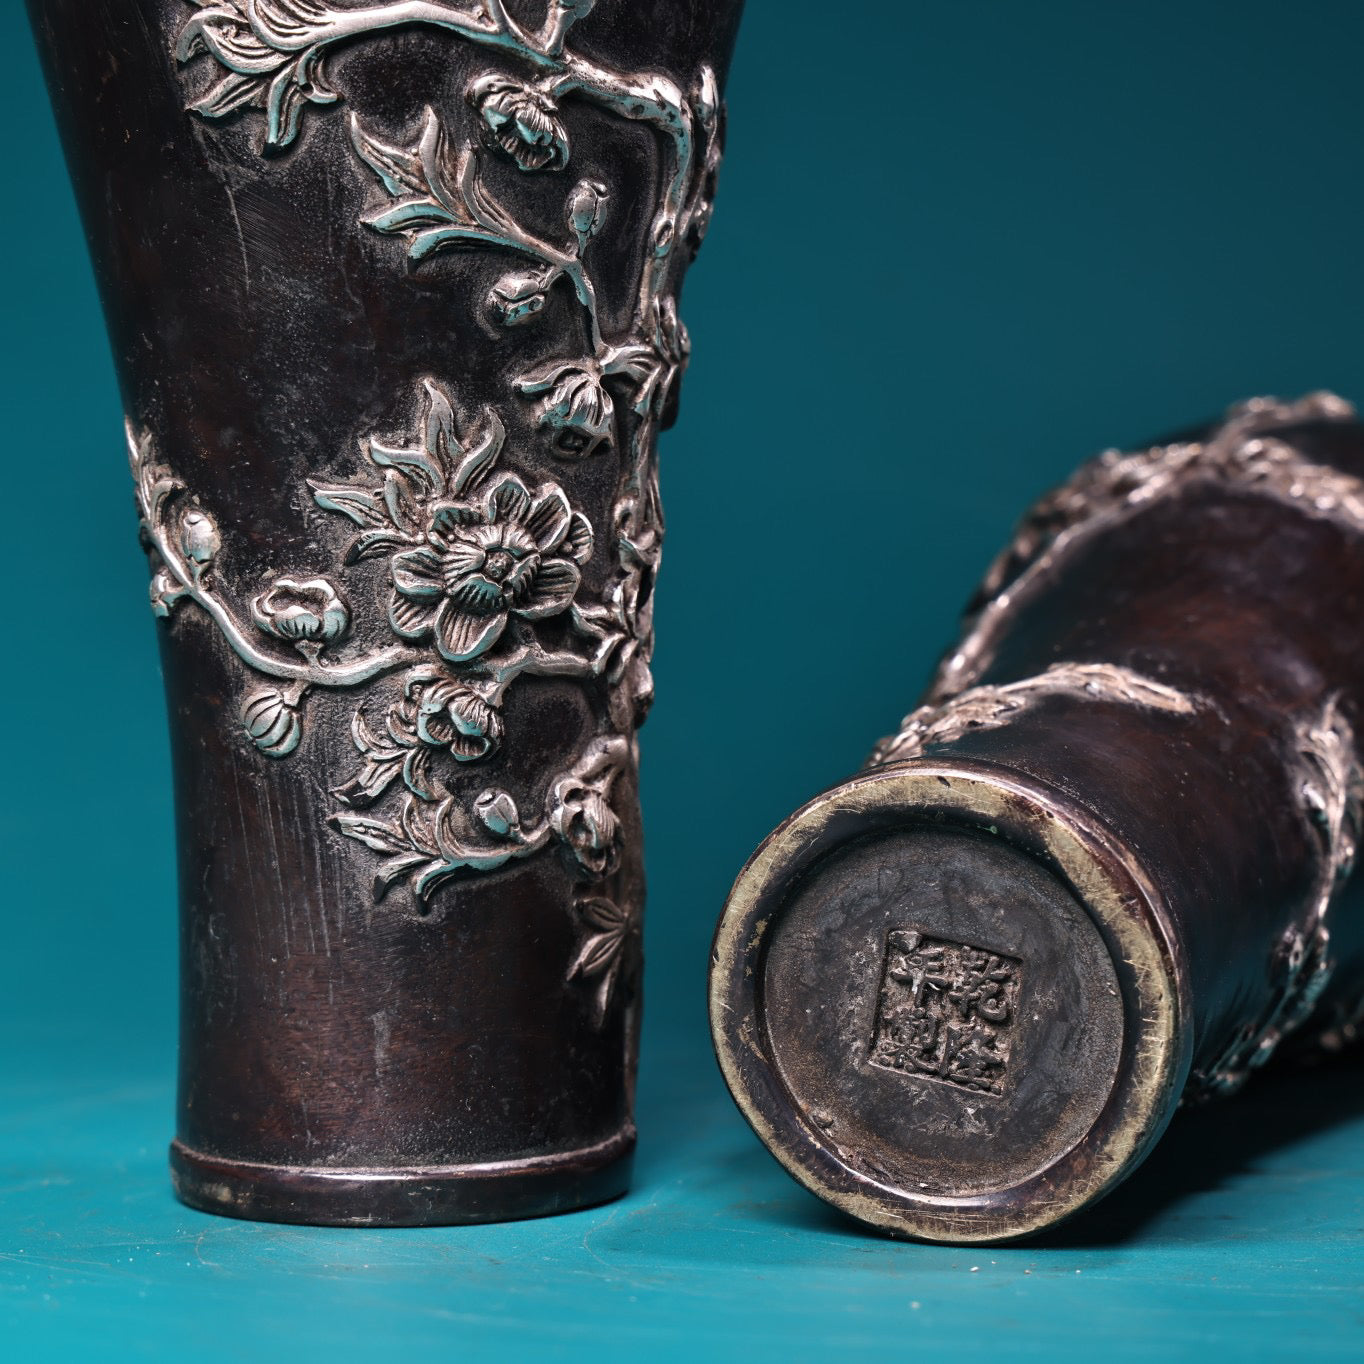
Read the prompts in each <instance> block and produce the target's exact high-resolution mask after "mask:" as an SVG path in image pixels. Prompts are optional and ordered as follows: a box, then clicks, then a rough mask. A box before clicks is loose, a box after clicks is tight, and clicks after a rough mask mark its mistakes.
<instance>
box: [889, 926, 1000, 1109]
mask: <svg viewBox="0 0 1364 1364" xmlns="http://www.w3.org/2000/svg"><path fill="white" fill-rule="evenodd" d="M1022 968H1023V963H1022V962H1021V961H1019V960H1018V959H1017V958H1016V957H1006V956H1004V955H1003V954H1002V953H1000V952H992V951H990V950H989V949H988V948H984V947H975V946H972V944H970V943H962V942H952V941H951V940H950V939H947V938H930V937H929V936H928V935H927V934H926V933H921V932H919V931H918V930H917V929H912V928H901V929H895V930H893V931H892V932H891V933H890V934H888V935H887V938H886V958H885V965H884V967H883V969H882V972H881V992H880V995H879V997H878V999H877V1004H876V1031H875V1033H874V1034H873V1036H872V1042H871V1054H870V1055H869V1056H868V1058H867V1059H868V1060H869V1061H870V1062H871V1064H872V1065H874V1066H880V1067H881V1068H882V1069H884V1070H895V1071H899V1072H901V1073H902V1074H905V1075H915V1076H920V1077H922V1078H924V1079H928V1080H939V1081H942V1082H944V1083H946V1084H950V1085H956V1086H957V1087H958V1088H961V1089H967V1090H970V1091H971V1092H972V1093H975V1094H1002V1093H1003V1092H1004V1085H1005V1081H1006V1079H1007V1076H1008V1066H1009V1045H1010V1031H1011V1029H1012V1027H1013V1023H1014V1020H1015V1018H1016V1017H1017V1015H1018V994H1019V988H1020V982H1021V975H1022Z"/></svg>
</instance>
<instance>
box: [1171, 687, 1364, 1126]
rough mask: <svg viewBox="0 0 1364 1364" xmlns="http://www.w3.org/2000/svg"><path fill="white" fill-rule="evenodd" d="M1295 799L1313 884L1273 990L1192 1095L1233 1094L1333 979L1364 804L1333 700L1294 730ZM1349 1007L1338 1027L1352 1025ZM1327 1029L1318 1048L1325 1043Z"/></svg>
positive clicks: (1350, 737)
mask: <svg viewBox="0 0 1364 1364" xmlns="http://www.w3.org/2000/svg"><path fill="white" fill-rule="evenodd" d="M1296 733H1297V748H1298V756H1299V761H1300V764H1301V766H1300V776H1299V778H1298V796H1299V799H1300V800H1301V802H1302V808H1303V812H1304V814H1305V816H1306V818H1307V819H1308V821H1309V822H1310V824H1311V826H1312V829H1313V832H1314V835H1315V837H1316V839H1317V842H1318V845H1319V850H1320V851H1319V855H1318V859H1317V877H1316V883H1315V885H1314V886H1313V888H1312V891H1311V893H1310V895H1309V896H1308V898H1307V900H1306V901H1305V903H1304V906H1303V911H1302V913H1301V914H1300V915H1299V916H1298V918H1297V920H1296V921H1295V922H1294V923H1292V924H1290V925H1289V927H1288V928H1287V930H1286V931H1285V932H1284V934H1283V937H1282V938H1281V939H1280V941H1279V943H1278V945H1277V947H1276V949H1275V951H1274V954H1273V956H1272V958H1271V960H1270V965H1269V970H1270V976H1271V979H1272V982H1273V989H1272V993H1271V994H1270V997H1269V1000H1268V1002H1267V1003H1266V1004H1265V1006H1264V1008H1263V1009H1262V1010H1261V1012H1260V1013H1259V1014H1258V1015H1257V1016H1256V1017H1255V1018H1253V1019H1249V1020H1247V1021H1246V1022H1245V1023H1244V1024H1243V1025H1242V1026H1241V1027H1240V1028H1238V1029H1237V1031H1236V1034H1235V1036H1233V1037H1232V1039H1231V1041H1230V1042H1229V1043H1228V1044H1227V1046H1226V1048H1225V1049H1224V1050H1223V1052H1222V1053H1221V1055H1219V1056H1218V1057H1217V1059H1216V1060H1215V1061H1213V1062H1212V1063H1211V1064H1210V1065H1208V1066H1207V1067H1205V1068H1204V1069H1203V1071H1202V1072H1200V1073H1196V1074H1195V1075H1194V1076H1193V1077H1192V1080H1191V1090H1190V1097H1191V1098H1193V1099H1197V1098H1200V1097H1203V1096H1207V1095H1223V1094H1233V1093H1235V1092H1236V1090H1238V1089H1240V1088H1241V1086H1242V1085H1243V1084H1245V1082H1246V1080H1247V1079H1249V1078H1250V1075H1251V1073H1252V1072H1253V1071H1254V1070H1256V1069H1258V1068H1259V1067H1260V1066H1262V1065H1264V1064H1265V1062H1266V1061H1268V1060H1269V1058H1270V1057H1271V1056H1272V1055H1273V1054H1274V1052H1275V1051H1276V1050H1277V1049H1278V1046H1279V1044H1280V1043H1281V1042H1282V1041H1283V1040H1284V1038H1285V1037H1287V1036H1289V1035H1290V1034H1291V1033H1293V1032H1296V1031H1297V1030H1298V1029H1299V1028H1301V1027H1302V1025H1303V1024H1304V1023H1306V1022H1307V1021H1308V1019H1309V1018H1311V1016H1312V1014H1313V1012H1314V1010H1315V1009H1316V1006H1317V1001H1318V1000H1320V999H1321V996H1322V993H1323V992H1324V991H1325V989H1326V986H1327V985H1328V983H1329V982H1330V979H1331V973H1332V971H1333V969H1334V967H1335V962H1334V960H1333V959H1332V957H1331V931H1330V924H1329V913H1330V910H1331V908H1332V906H1333V905H1334V903H1335V899H1336V894H1337V892H1338V891H1339V890H1340V888H1341V887H1342V886H1343V885H1344V884H1345V881H1346V879H1347V878H1348V877H1349V875H1350V872H1351V870H1352V868H1353V867H1354V862H1355V854H1356V851H1357V849H1358V846H1359V833H1360V818H1361V809H1364V770H1361V767H1360V760H1359V748H1358V745H1357V743H1356V740H1355V734H1354V730H1353V729H1352V728H1351V726H1350V724H1349V722H1348V721H1347V720H1346V719H1345V717H1344V715H1342V714H1341V711H1340V707H1339V705H1338V703H1337V701H1336V700H1335V699H1334V698H1333V699H1332V700H1330V701H1328V702H1327V704H1326V706H1325V707H1324V708H1323V709H1322V712H1321V714H1320V715H1317V716H1314V717H1312V718H1311V719H1310V720H1304V721H1301V722H1299V724H1298V725H1297V727H1296ZM1349 1018H1350V1014H1349V1010H1348V1009H1347V1013H1346V1017H1345V1018H1344V1019H1343V1020H1341V1021H1340V1025H1342V1026H1349ZM1331 1038H1332V1034H1331V1032H1330V1031H1328V1032H1327V1035H1326V1038H1325V1039H1323V1045H1326V1046H1327V1047H1328V1048H1329V1046H1330V1042H1331Z"/></svg>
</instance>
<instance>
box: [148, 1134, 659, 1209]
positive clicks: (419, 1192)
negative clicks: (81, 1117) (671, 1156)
mask: <svg viewBox="0 0 1364 1364" xmlns="http://www.w3.org/2000/svg"><path fill="white" fill-rule="evenodd" d="M634 1151H635V1129H634V1126H633V1124H628V1125H627V1126H625V1127H623V1128H622V1129H621V1130H620V1131H619V1132H617V1133H615V1134H613V1135H612V1136H610V1137H608V1138H607V1139H606V1140H605V1141H602V1142H598V1143H596V1144H595V1145H592V1146H587V1147H581V1148H579V1149H577V1150H570V1151H558V1152H554V1153H552V1154H549V1155H543V1156H529V1157H524V1158H521V1159H516V1160H502V1161H487V1162H480V1163H475V1164H465V1165H437V1166H411V1167H400V1168H399V1167H394V1168H385V1167H376V1168H364V1169H360V1168H332V1167H327V1166H302V1165H275V1164H266V1163H261V1162H255V1161H243V1160H232V1159H228V1158H224V1157H222V1156H215V1155H212V1154H209V1153H207V1152H204V1151H198V1150H195V1149H193V1148H192V1147H189V1146H186V1145H185V1144H184V1143H183V1142H181V1141H179V1140H178V1139H177V1140H175V1141H173V1142H172V1143H171V1147H170V1170H171V1186H172V1188H173V1190H174V1192H175V1196H176V1198H178V1199H179V1200H180V1202H182V1203H184V1204H185V1205H187V1206H188V1207H191V1208H194V1209H196V1210H197V1211H200V1212H210V1213H216V1214H218V1215H219V1216H222V1217H235V1218H242V1219H245V1220H247V1221H256V1222H291V1223H296V1224H300V1225H305V1226H328V1227H434V1226H463V1225H472V1224H477V1223H482V1222H515V1221H521V1220H523V1219H527V1218H533V1217H549V1216H553V1215H554V1214H557V1213H565V1212H575V1211H578V1210H579V1209H582V1208H590V1207H594V1206H596V1205H597V1204H601V1203H609V1202H611V1201H612V1200H613V1199H616V1198H619V1197H621V1196H622V1195H623V1194H624V1193H626V1192H627V1191H628V1189H629V1187H630V1175H631V1169H632V1166H633V1163H634Z"/></svg>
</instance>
